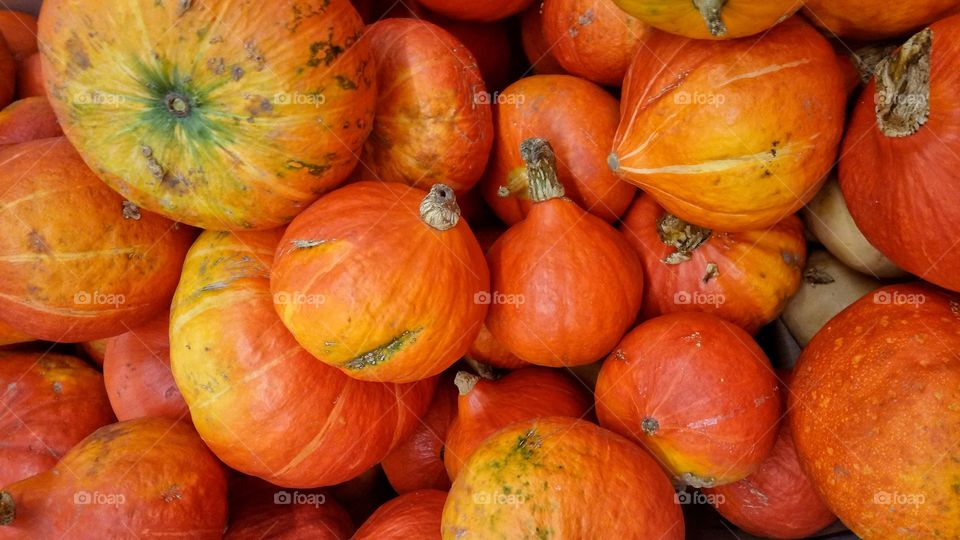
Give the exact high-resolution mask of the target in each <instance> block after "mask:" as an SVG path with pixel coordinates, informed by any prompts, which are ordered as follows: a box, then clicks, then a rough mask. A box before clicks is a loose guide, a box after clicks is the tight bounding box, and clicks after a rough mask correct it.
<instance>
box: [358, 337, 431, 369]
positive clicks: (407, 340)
mask: <svg viewBox="0 0 960 540" xmlns="http://www.w3.org/2000/svg"><path fill="white" fill-rule="evenodd" d="M422 331H423V328H416V329H414V330H404V331H403V332H401V333H399V334H398V335H396V336H395V337H394V338H393V339H391V340H390V341H388V342H386V343H384V344H383V345H380V346H378V347H375V348H373V349H371V350H369V351H367V352H365V353H363V354H361V355H359V356H356V357H354V358H352V359H350V360H347V361H346V362H344V363H343V364H342V366H343V367H344V368H346V369H357V370H358V369H364V368H367V367H373V366H377V365H379V364H382V363H384V362H387V361H389V360H390V359H391V358H392V357H393V356H394V355H396V354H397V353H399V352H400V351H402V350H403V349H404V347H405V346H406V345H408V344H413V343H414V342H416V340H417V336H418V335H419V334H420V333H421V332H422Z"/></svg>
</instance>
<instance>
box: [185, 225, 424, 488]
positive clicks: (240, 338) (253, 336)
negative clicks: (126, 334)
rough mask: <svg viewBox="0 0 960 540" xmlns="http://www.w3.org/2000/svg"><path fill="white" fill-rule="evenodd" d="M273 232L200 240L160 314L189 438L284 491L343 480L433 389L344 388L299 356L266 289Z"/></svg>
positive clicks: (349, 383)
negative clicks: (192, 430)
mask: <svg viewBox="0 0 960 540" xmlns="http://www.w3.org/2000/svg"><path fill="white" fill-rule="evenodd" d="M282 233H283V231H280V230H274V231H264V232H256V233H242V234H236V235H235V234H230V233H215V232H205V233H203V234H202V235H201V236H200V238H199V239H198V240H197V242H196V244H195V245H194V247H193V248H192V249H191V251H190V254H189V255H188V256H187V260H186V262H185V263H184V268H183V275H182V277H181V281H180V286H179V287H178V288H177V294H176V296H175V297H174V299H173V307H172V308H171V314H170V317H171V318H170V321H171V322H170V367H171V368H172V370H173V376H174V380H175V381H176V383H177V387H178V388H179V389H180V392H181V393H182V394H183V398H184V400H186V402H187V405H188V406H189V407H190V414H191V416H192V418H193V423H194V425H195V426H196V427H197V430H198V431H199V432H200V434H201V435H202V436H203V439H204V441H205V442H206V443H207V445H208V446H209V447H210V448H211V449H212V450H213V452H214V453H215V454H216V455H217V457H219V458H220V459H221V460H223V461H224V463H226V464H227V465H229V466H230V467H232V468H234V469H236V470H239V471H241V472H244V473H246V474H250V475H254V476H258V477H260V478H263V479H265V480H267V481H269V482H272V483H274V484H277V485H281V486H287V487H318V486H328V485H333V484H337V483H339V482H343V481H345V480H349V479H351V478H353V477H355V476H357V475H358V474H360V473H362V472H364V471H366V470H367V469H369V468H370V467H372V466H373V465H374V464H376V463H377V462H379V461H380V460H381V459H383V457H384V456H386V455H387V453H388V452H389V451H390V450H391V449H392V448H393V447H394V446H396V445H397V444H398V443H399V442H400V441H402V440H403V439H404V438H405V437H406V436H407V435H409V434H410V432H411V431H412V429H413V427H414V426H415V425H417V424H418V420H417V418H418V417H419V416H420V415H421V414H422V413H423V412H424V411H425V410H426V408H427V405H428V404H429V403H430V399H431V397H432V394H433V389H434V386H435V381H433V380H427V381H423V382H422V383H418V384H415V385H405V386H400V385H392V384H375V383H366V382H360V381H356V380H353V379H351V378H349V377H347V376H346V375H344V374H342V373H341V372H340V371H339V370H337V369H333V368H330V367H327V366H325V365H324V364H322V363H320V362H318V361H317V360H316V359H314V358H313V357H312V356H310V354H309V353H307V352H306V351H305V350H303V349H302V348H301V347H300V346H299V345H298V344H297V342H296V341H295V340H294V338H293V336H291V335H290V333H289V332H287V330H286V329H285V328H284V327H283V324H282V323H281V321H280V320H279V318H278V317H277V314H276V312H275V311H274V307H273V295H272V294H271V293H270V287H269V275H270V262H271V257H273V254H274V252H275V251H276V247H277V244H278V242H279V240H280V236H281V234H282Z"/></svg>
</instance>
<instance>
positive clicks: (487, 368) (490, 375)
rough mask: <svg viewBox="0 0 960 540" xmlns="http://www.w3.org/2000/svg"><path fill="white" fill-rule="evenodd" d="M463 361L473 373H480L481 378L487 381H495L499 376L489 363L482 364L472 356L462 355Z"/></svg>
mask: <svg viewBox="0 0 960 540" xmlns="http://www.w3.org/2000/svg"><path fill="white" fill-rule="evenodd" d="M463 362H464V363H465V364H467V365H468V366H469V367H470V369H472V370H473V372H474V373H476V374H477V375H480V376H481V377H482V378H484V379H487V380H488V381H495V380H497V379H498V378H499V376H498V375H497V370H496V369H494V368H493V366H491V365H490V364H484V363H483V362H480V361H478V360H474V359H473V358H470V357H467V356H464V357H463Z"/></svg>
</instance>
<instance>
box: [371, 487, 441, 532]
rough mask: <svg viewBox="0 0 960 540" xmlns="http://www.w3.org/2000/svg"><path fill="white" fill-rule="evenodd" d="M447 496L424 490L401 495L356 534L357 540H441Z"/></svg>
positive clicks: (377, 512)
mask: <svg viewBox="0 0 960 540" xmlns="http://www.w3.org/2000/svg"><path fill="white" fill-rule="evenodd" d="M446 501H447V493H446V492H445V491H438V490H435V489H423V490H420V491H412V492H410V493H406V494H403V495H400V496H399V497H397V498H395V499H393V500H391V501H389V502H387V503H386V504H384V505H383V506H381V507H380V508H379V509H378V510H377V511H376V512H374V513H373V515H372V516H370V518H369V519H367V521H366V522H365V523H364V524H363V526H362V527H360V528H359V529H358V530H357V534H356V536H354V537H353V539H354V540H410V539H413V538H416V539H417V540H421V539H422V540H428V539H439V538H440V516H441V515H442V514H443V504H444V503H445V502H446Z"/></svg>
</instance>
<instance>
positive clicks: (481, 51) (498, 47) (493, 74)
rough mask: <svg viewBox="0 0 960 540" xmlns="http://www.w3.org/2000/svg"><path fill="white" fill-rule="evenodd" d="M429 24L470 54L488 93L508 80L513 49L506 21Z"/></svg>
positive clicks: (452, 21) (436, 21)
mask: <svg viewBox="0 0 960 540" xmlns="http://www.w3.org/2000/svg"><path fill="white" fill-rule="evenodd" d="M431 21H432V22H433V23H435V24H436V25H437V26H439V27H440V28H443V29H444V30H446V31H447V32H450V34H452V35H453V37H455V38H457V39H458V40H459V41H460V43H463V44H464V45H465V46H466V47H467V49H469V50H470V52H471V53H473V56H474V58H475V59H476V61H477V67H478V68H480V73H481V74H482V75H483V80H484V82H485V83H486V85H487V90H490V91H493V90H499V89H500V88H503V87H504V86H506V85H507V84H508V83H509V82H510V81H511V76H510V68H511V61H512V59H513V50H512V47H511V46H510V33H509V30H508V28H507V24H506V21H495V22H490V23H479V22H470V21H455V20H450V19H442V18H439V17H436V16H434V17H433V18H432V19H431ZM491 129H492V124H491ZM491 138H492V137H491Z"/></svg>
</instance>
